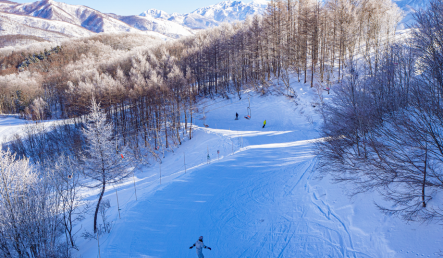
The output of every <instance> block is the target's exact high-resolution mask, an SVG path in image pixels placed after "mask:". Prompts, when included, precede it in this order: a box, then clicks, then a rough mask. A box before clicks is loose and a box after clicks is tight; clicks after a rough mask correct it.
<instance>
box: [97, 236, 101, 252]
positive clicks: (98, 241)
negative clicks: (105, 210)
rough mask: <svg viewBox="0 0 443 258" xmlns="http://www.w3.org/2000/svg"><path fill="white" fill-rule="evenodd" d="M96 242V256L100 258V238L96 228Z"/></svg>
mask: <svg viewBox="0 0 443 258" xmlns="http://www.w3.org/2000/svg"><path fill="white" fill-rule="evenodd" d="M97 243H98V257H100V258H101V256H100V240H99V235H98V230H97Z"/></svg>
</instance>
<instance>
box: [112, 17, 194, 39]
mask: <svg viewBox="0 0 443 258" xmlns="http://www.w3.org/2000/svg"><path fill="white" fill-rule="evenodd" d="M114 17H115V18H116V19H119V20H121V21H122V22H124V23H126V24H128V25H130V26H132V27H134V28H136V29H139V30H141V31H153V32H157V33H160V34H163V35H165V36H168V37H171V38H180V37H184V36H190V35H193V34H194V31H193V30H191V29H189V28H186V27H184V26H182V25H180V24H177V23H175V22H172V21H168V20H164V19H156V18H153V17H151V16H137V15H132V16H118V15H114Z"/></svg>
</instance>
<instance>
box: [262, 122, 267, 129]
mask: <svg viewBox="0 0 443 258" xmlns="http://www.w3.org/2000/svg"><path fill="white" fill-rule="evenodd" d="M265 125H266V120H265V121H264V122H263V127H262V128H265Z"/></svg>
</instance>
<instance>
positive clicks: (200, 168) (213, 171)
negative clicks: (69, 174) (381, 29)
mask: <svg viewBox="0 0 443 258" xmlns="http://www.w3.org/2000/svg"><path fill="white" fill-rule="evenodd" d="M295 88H296V90H297V91H298V94H299V97H300V100H299V101H297V102H298V105H296V103H295V102H294V100H293V99H290V98H287V97H284V96H273V95H267V96H259V95H257V94H255V93H250V95H251V98H250V101H251V111H252V119H251V120H246V119H245V118H243V116H244V115H246V114H247V109H246V108H247V106H248V96H247V94H243V95H242V100H241V101H238V98H237V99H235V98H234V99H231V100H223V99H216V100H213V101H205V103H202V104H201V105H200V111H201V110H202V106H206V108H205V113H206V120H200V119H196V118H194V121H196V126H195V127H194V135H193V139H192V140H186V141H185V142H184V143H183V144H182V145H181V146H180V147H179V148H178V149H175V150H174V152H168V153H166V154H165V156H166V157H165V158H164V159H163V163H162V164H161V168H160V164H158V163H155V164H153V165H152V166H150V167H145V168H144V169H143V170H142V171H137V172H136V173H135V176H136V186H137V196H138V200H137V201H136V200H135V193H134V186H133V182H132V179H131V180H129V181H127V182H126V183H124V184H121V185H118V186H115V188H114V187H108V191H107V192H106V194H105V198H106V199H110V201H111V208H110V211H109V220H110V221H113V223H114V224H113V229H112V231H111V233H110V234H107V235H104V236H103V237H102V238H101V239H100V255H101V257H106V258H112V257H119V258H122V257H144V258H147V257H183V258H184V257H197V256H196V254H195V249H193V250H189V246H191V245H192V244H193V243H194V242H195V241H196V240H197V239H198V237H199V236H200V235H203V236H204V243H205V244H206V245H207V246H210V247H211V248H212V251H209V250H204V251H203V252H204V254H205V257H206V258H210V257H416V256H419V257H436V256H437V253H438V252H439V249H440V247H441V246H442V233H441V226H439V225H436V224H429V225H426V224H424V225H423V224H418V223H410V224H406V223H405V222H404V221H401V220H399V219H398V218H396V217H392V216H386V215H383V214H382V213H380V212H379V211H378V210H377V209H376V208H375V206H374V203H373V202H374V201H376V200H379V197H378V196H377V195H376V194H373V193H372V194H365V195H360V196H357V197H356V198H354V199H351V200H349V199H348V198H347V197H346V196H345V193H344V192H345V189H342V188H341V187H340V186H339V185H333V184H331V183H330V180H329V179H328V178H325V179H323V180H318V179H316V176H317V175H318V174H317V173H316V171H315V165H316V162H317V159H316V157H315V154H314V142H315V141H316V140H321V139H319V135H318V131H317V130H318V128H319V125H320V123H321V116H320V115H319V114H318V113H317V112H316V108H314V107H313V105H312V103H313V102H316V101H317V100H316V98H315V94H314V91H312V90H311V89H310V88H309V86H307V85H299V84H295ZM325 97H326V101H328V99H327V97H328V95H325ZM207 105H209V106H207ZM317 108H318V107H317ZM235 112H238V113H239V117H240V120H238V121H236V120H234V117H235ZM198 118H202V117H201V115H200V116H199V117H198ZM4 119H5V118H2V119H1V120H0V133H1V129H2V126H3V125H4V124H5V123H6V120H4ZM265 119H266V120H267V124H266V127H265V128H264V129H263V128H262V124H263V121H264V120H265ZM309 121H311V122H309ZM204 122H206V124H208V125H209V128H205V127H203V123H204ZM3 133H4V131H3ZM217 150H219V151H220V159H218V156H217ZM208 151H209V154H210V158H211V159H210V164H207V152H208ZM184 157H186V173H185V165H184V163H185V162H184ZM160 169H161V176H162V179H161V184H160ZM115 190H118V198H119V205H120V206H119V207H120V209H121V211H120V212H121V219H119V216H118V211H117V201H116V192H115ZM85 195H86V200H90V201H91V204H92V205H94V204H95V201H96V199H97V192H95V191H90V192H85ZM87 218H88V219H86V220H84V221H83V222H82V225H81V229H80V226H79V227H78V228H77V229H79V230H80V231H79V232H83V231H84V230H85V229H86V230H88V231H92V214H88V215H87ZM78 235H80V233H78ZM78 245H79V247H80V250H79V252H77V253H76V254H75V257H83V258H89V257H91V258H96V257H98V243H97V241H95V240H83V239H81V238H79V239H78Z"/></svg>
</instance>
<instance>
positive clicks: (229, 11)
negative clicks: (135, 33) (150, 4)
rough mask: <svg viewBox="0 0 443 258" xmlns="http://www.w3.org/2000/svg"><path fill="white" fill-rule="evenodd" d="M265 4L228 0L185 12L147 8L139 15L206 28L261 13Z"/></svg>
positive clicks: (196, 27)
mask: <svg viewBox="0 0 443 258" xmlns="http://www.w3.org/2000/svg"><path fill="white" fill-rule="evenodd" d="M266 6H267V1H265V0H258V1H253V2H251V3H243V2H241V1H231V0H229V1H224V2H221V3H218V4H215V5H210V6H207V7H203V8H199V9H197V10H195V11H193V12H191V13H187V14H178V13H173V14H167V13H166V12H164V11H160V10H156V9H149V10H147V11H145V12H143V13H141V14H140V16H145V17H152V18H155V19H164V20H169V21H173V22H176V23H178V24H180V25H183V26H186V27H188V28H191V29H206V28H210V27H214V26H218V25H220V24H221V23H223V22H234V21H243V20H245V19H246V16H248V15H254V14H263V13H264V11H265V10H266Z"/></svg>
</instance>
